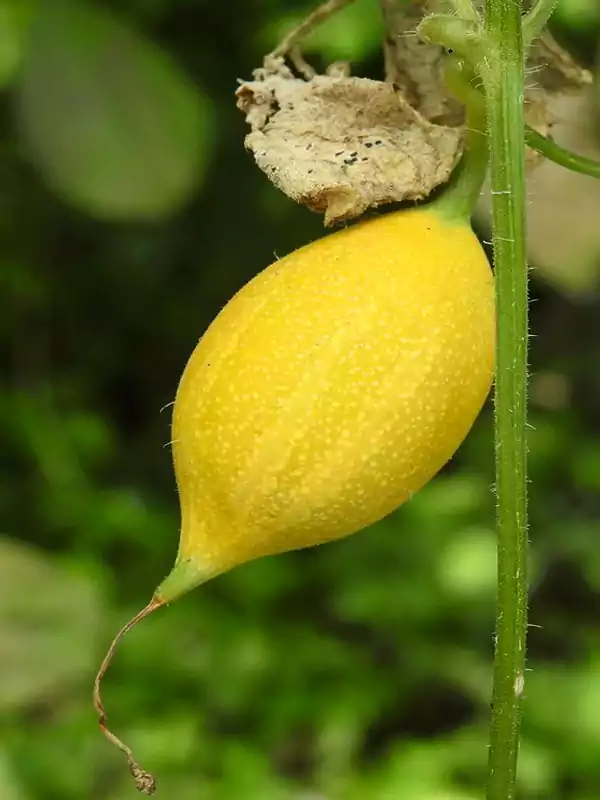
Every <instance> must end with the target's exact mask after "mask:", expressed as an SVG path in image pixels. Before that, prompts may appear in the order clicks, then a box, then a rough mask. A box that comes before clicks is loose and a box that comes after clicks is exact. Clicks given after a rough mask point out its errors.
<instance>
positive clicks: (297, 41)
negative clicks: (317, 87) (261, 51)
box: [265, 0, 354, 80]
mask: <svg viewBox="0 0 600 800" xmlns="http://www.w3.org/2000/svg"><path fill="white" fill-rule="evenodd" d="M353 2H354V0H327V2H325V3H322V4H321V5H320V6H317V8H315V10H314V11H313V12H312V13H310V14H309V15H308V17H306V19H305V20H303V21H302V22H301V23H300V24H299V25H297V26H296V27H295V28H293V29H292V30H291V31H290V32H289V33H288V34H286V36H285V37H284V38H283V39H282V40H281V42H280V43H279V44H278V45H277V47H276V48H275V49H274V50H272V51H271V52H270V53H269V54H268V55H267V56H266V57H265V64H272V63H273V62H274V61H276V60H277V59H280V58H289V60H290V61H291V62H292V64H293V65H294V68H295V69H296V70H297V72H299V73H300V75H302V76H303V77H305V78H307V79H309V80H310V78H312V77H314V75H315V71H314V69H313V68H312V67H311V66H310V65H309V64H307V62H306V61H305V60H304V58H303V57H302V53H301V51H300V45H301V43H302V42H303V41H304V39H306V37H307V36H308V35H309V34H311V33H312V32H313V31H314V30H315V29H316V28H318V27H319V25H322V24H323V23H324V22H326V21H327V20H328V19H330V18H331V17H333V16H334V14H337V13H338V11H341V10H342V9H343V8H345V7H346V6H349V5H350V3H353Z"/></svg>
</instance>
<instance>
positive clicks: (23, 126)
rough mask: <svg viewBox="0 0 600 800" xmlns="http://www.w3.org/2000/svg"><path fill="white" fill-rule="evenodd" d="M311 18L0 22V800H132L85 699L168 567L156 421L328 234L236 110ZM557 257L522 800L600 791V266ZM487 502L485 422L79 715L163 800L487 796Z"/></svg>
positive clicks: (366, 68)
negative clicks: (201, 363)
mask: <svg viewBox="0 0 600 800" xmlns="http://www.w3.org/2000/svg"><path fill="white" fill-rule="evenodd" d="M312 5H313V4H312V3H311V2H308V0H295V2H290V0H244V2H243V3H231V2H230V3H227V2H221V3H217V2H209V1H208V0H119V1H117V0H114V2H100V0H98V2H97V3H96V5H93V4H84V3H70V4H66V3H64V2H62V0H56V1H55V2H47V0H44V2H40V3H39V4H38V3H36V2H35V0H0V84H1V86H2V88H3V92H2V95H1V99H0V115H1V138H0V232H1V233H0V243H1V247H0V301H1V312H0V330H1V336H0V349H1V366H2V383H1V387H0V437H1V441H2V445H1V451H0V452H1V460H0V470H1V480H0V504H1V517H0V518H1V523H2V528H1V529H0V797H1V798H2V800H82V798H86V800H125V799H126V798H133V797H135V796H136V792H135V789H134V787H133V785H132V784H131V781H130V778H129V775H128V773H127V768H126V764H125V762H124V760H123V759H122V756H121V754H120V753H118V752H117V751H116V750H115V749H113V748H111V747H110V746H109V745H108V744H107V742H106V741H105V740H104V738H103V737H102V736H101V734H100V733H99V731H98V728H97V721H96V716H95V714H94V711H93V708H92V703H91V684H92V681H93V677H94V674H95V669H96V668H97V666H98V664H99V662H100V659H101V658H102V656H103V654H104V652H105V650H106V647H107V645H108V643H109V641H110V639H111V638H112V636H113V635H114V633H115V632H116V631H117V630H118V629H119V628H120V627H121V625H122V624H123V623H124V622H125V621H126V620H127V619H128V618H129V617H130V616H132V615H133V614H134V613H135V612H136V611H137V610H139V608H141V606H142V605H144V604H145V603H146V602H147V600H148V599H149V597H150V595H151V594H152V591H153V589H154V588H155V586H156V585H157V584H158V583H159V581H160V580H161V579H162V578H163V577H164V576H165V574H166V573H167V572H168V571H169V569H170V567H171V564H172V562H173V559H174V556H175V550H176V545H177V536H178V508H177V497H176V493H175V486H174V481H173V476H172V471H171V464H170V453H169V449H168V447H166V446H165V443H166V442H168V441H169V438H170V437H169V413H170V412H169V409H165V410H164V411H163V412H162V413H161V409H163V407H165V406H166V405H167V404H168V403H170V402H171V401H172V400H173V397H174V392H175V389H176V386H177V382H178V379H179V376H180V373H181V371H182V369H183V366H184V364H185V362H186V360H187V358H188V356H189V354H190V353H191V351H192V349H193V347H194V345H195V343H196V341H197V339H198V337H199V336H200V335H201V334H202V332H203V331H204V329H205V328H206V326H207V325H208V323H209V321H210V320H211V319H212V318H213V317H214V315H215V314H216V313H217V312H218V310H219V309H220V308H221V307H222V306H223V305H224V304H225V302H226V301H227V300H228V298H229V297H230V296H231V295H232V294H233V293H234V291H235V290H236V289H238V288H239V287H240V286H241V285H242V284H243V283H244V282H245V281H246V280H248V279H249V278H250V277H251V276H252V275H254V274H255V273H256V272H257V271H259V270H260V269H262V268H263V267H264V266H266V265H267V264H268V263H270V262H271V261H272V259H273V254H274V253H278V254H282V253H285V252H288V251H290V250H291V249H293V248H294V247H295V246H297V245H300V244H303V243H305V242H307V241H309V240H310V239H312V238H315V237H317V236H319V235H321V233H322V225H321V220H320V219H319V217H317V216H316V215H314V214H311V213H310V212H308V211H306V210H305V209H302V208H300V207H297V206H295V205H294V204H293V203H291V202H290V201H288V200H287V199H286V198H285V197H283V196H282V195H281V194H279V193H278V192H277V191H276V190H275V189H274V188H273V187H272V186H271V185H270V184H269V182H268V181H267V179H266V178H265V177H264V176H263V175H262V174H261V173H260V172H259V171H258V169H257V168H256V167H255V166H254V165H253V163H252V159H251V157H250V156H249V155H248V154H247V153H245V151H244V147H243V137H244V134H245V132H246V130H245V124H244V120H243V117H242V116H241V114H240V113H239V112H238V111H237V110H236V109H235V103H234V98H233V92H234V91H235V88H236V80H237V79H238V78H248V77H249V76H250V73H251V70H252V69H253V68H254V67H256V66H258V65H259V64H260V61H261V57H262V55H263V54H264V53H265V52H266V51H267V50H268V49H269V48H270V47H272V45H273V44H274V43H275V41H276V39H277V37H278V36H279V35H280V33H282V32H283V31H284V30H286V29H287V28H288V27H289V25H290V24H291V23H293V22H294V21H296V20H297V19H299V18H300V17H302V15H303V14H305V13H306V11H307V10H308V9H309V8H311V7H312ZM556 25H557V27H556V30H557V33H558V34H559V35H560V36H561V38H562V39H563V40H564V41H566V42H567V43H568V44H569V46H570V47H571V48H572V49H573V51H574V52H577V53H579V55H580V56H581V57H582V58H583V59H584V60H585V62H586V63H587V64H588V66H590V67H591V68H593V67H594V64H595V61H596V48H597V42H598V39H599V36H600V14H599V12H598V4H597V2H596V0H563V2H562V3H561V5H560V8H559V13H558V15H557V18H556ZM380 37H381V27H380V22H379V16H378V9H377V7H376V3H375V2H374V0H357V2H356V4H355V5H354V6H352V7H350V8H349V9H348V10H347V11H345V12H344V14H343V15H341V16H340V17H339V18H338V19H337V20H336V21H335V22H331V23H329V24H328V25H327V26H326V27H324V28H323V29H322V30H321V31H320V32H319V33H318V34H316V35H315V36H314V37H313V39H312V40H311V46H310V49H309V55H310V56H311V57H312V58H314V60H315V63H316V64H317V65H322V64H324V63H326V62H327V61H328V60H332V59H337V58H346V59H350V60H352V62H353V66H354V70H355V73H356V74H361V75H366V76H370V77H375V78H377V77H380V76H381V57H380V51H379V42H380ZM594 107H595V106H594V103H592V104H591V106H590V111H589V120H590V123H593V121H594ZM592 129H593V130H594V131H595V132H596V133H595V134H593V136H592V138H593V137H594V136H595V135H596V134H597V123H594V124H592ZM598 141H599V139H596V140H595V142H596V144H595V145H594V143H593V142H592V144H591V145H590V146H591V147H592V148H593V146H596V147H597V146H598ZM588 144H589V143H588ZM557 174H558V173H557V172H553V173H552V175H557ZM578 180H580V181H582V183H577V184H573V185H571V184H569V186H570V188H569V190H568V191H569V192H572V195H567V194H565V193H564V192H563V193H562V194H561V193H560V192H559V194H558V199H557V200H556V203H561V202H562V203H564V204H572V203H575V202H576V201H577V198H578V197H579V195H578V194H577V192H579V190H580V188H581V187H582V186H585V189H586V191H587V192H588V195H586V198H587V199H586V201H585V203H583V204H582V209H583V210H582V212H581V213H582V215H584V216H585V215H586V214H587V215H588V218H589V224H590V225H591V227H592V228H593V229H594V230H595V229H597V228H598V225H597V220H598V218H599V215H600V189H599V188H598V184H597V183H594V182H593V181H591V179H586V178H581V177H580V178H578ZM592 184H593V186H592ZM577 187H579V188H577ZM590 187H591V188H590ZM594 187H596V190H595V192H596V193H595V194H593V198H592V199H591V200H590V199H589V192H594ZM539 194H541V192H538V196H539ZM531 203H532V206H533V207H534V208H535V203H536V194H535V193H533V194H532V198H531ZM556 203H555V204H554V206H555V210H556ZM539 227H540V225H539V220H538V228H539ZM557 228H560V225H557V223H555V222H554V223H552V224H551V223H548V224H546V226H545V228H544V225H542V227H541V230H542V236H543V237H551V236H553V235H556V229H557ZM560 233H561V234H562V235H563V237H566V239H567V242H568V241H569V238H568V237H569V236H570V231H569V230H562V231H560ZM572 252H573V257H569V258H566V259H563V260H562V261H561V262H560V263H559V264H558V265H556V264H555V265H554V266H553V270H552V271H551V272H548V273H546V272H545V271H544V266H545V265H544V264H542V263H540V264H535V265H534V266H535V267H536V268H537V269H534V271H533V275H532V294H533V300H534V301H535V302H534V303H533V304H532V328H533V333H534V338H532V342H531V345H532V353H531V361H532V373H533V377H532V406H531V424H532V429H531V503H532V505H531V513H532V519H531V541H532V596H531V623H532V628H531V631H530V657H529V667H530V669H531V671H530V672H528V673H527V678H526V684H525V703H524V711H525V720H524V731H523V745H522V752H521V759H522V760H521V768H520V779H519V780H520V783H519V786H520V789H519V797H520V798H522V800H534V798H545V799H547V800H559V799H562V798H565V800H566V799H567V798H569V800H571V799H572V800H597V798H598V797H599V796H600V713H599V709H600V624H599V620H600V293H599V292H598V274H599V272H600V270H599V268H600V244H599V245H598V247H597V248H594V247H593V246H592V245H590V246H589V247H588V248H587V250H586V252H585V253H583V252H582V242H581V240H580V237H578V240H577V241H573V250H572ZM584 261H585V269H583V268H582V269H583V272H582V273H581V274H582V275H584V277H585V280H582V279H578V281H577V292H573V291H572V290H571V289H572V286H571V283H572V282H571V281H570V276H572V275H573V274H579V273H578V272H577V271H578V270H579V269H580V264H581V263H582V262H584ZM492 487H493V450H492V428H491V409H490V407H489V406H488V407H486V409H485V410H484V412H483V414H482V415H481V417H480V419H479V420H478V422H477V424H476V426H475V429H474V430H473V432H472V434H471V435H470V437H469V438H468V440H467V442H466V443H465V444H464V446H463V447H462V448H461V450H460V452H459V453H458V455H457V456H456V458H455V459H454V460H453V462H452V464H451V465H449V466H448V467H447V468H446V469H445V470H444V471H443V472H442V474H441V475H440V476H439V477H438V478H437V479H436V480H434V481H433V482H432V483H431V484H430V485H429V486H428V487H427V488H426V489H425V490H423V491H422V492H421V493H420V494H419V495H418V496H417V497H415V498H414V499H413V500H412V501H411V502H410V503H409V504H407V505H406V506H405V507H403V508H402V509H401V510H400V511H399V512H398V513H396V514H395V515H393V516H392V517H390V518H389V519H387V520H385V521H384V522H382V523H381V524H379V525H377V526H375V527H374V528H372V529H371V530H370V531H368V532H366V533H362V534H360V535H357V536H355V537H353V538H350V539H348V540H345V541H342V542H339V543H336V544H331V545H328V546H324V547H322V548H319V549H316V550H312V551H304V552H299V553H292V554H289V555H285V556H280V557H277V558H272V559H265V560H263V561H260V562H257V563H253V564H250V565H247V566H245V567H242V568H238V569H237V570H235V571H234V572H232V573H231V574H229V575H226V576H224V577H222V578H219V579H218V580H215V581H214V582H213V583H211V584H209V585H207V586H206V587H204V588H202V589H200V590H197V591H196V592H194V593H193V594H192V595H190V596H188V597H186V598H185V599H183V600H181V601H180V602H179V603H178V604H176V605H174V606H172V607H171V608H169V609H167V610H165V611H162V612H160V613H159V614H157V615H155V616H154V617H153V618H150V619H149V620H147V621H146V622H144V623H143V624H142V625H141V626H140V627H139V628H138V629H136V630H135V632H133V633H132V634H131V635H130V637H129V638H128V639H127V640H126V641H125V642H124V644H123V646H122V648H121V650H120V651H119V653H118V656H117V658H116V660H115V662H114V665H113V667H112V668H111V670H110V671H109V673H108V676H107V678H106V680H105V684H104V700H105V704H106V707H107V710H108V712H109V718H110V721H111V724H112V726H113V728H114V730H115V731H116V732H117V733H118V734H119V735H121V736H122V737H123V738H124V739H125V740H126V741H127V742H128V743H129V744H131V746H132V747H133V748H134V751H135V752H136V755H137V756H138V758H139V759H140V761H141V762H142V764H144V765H145V766H146V767H147V768H149V769H151V770H152V771H153V772H155V773H156V774H157V776H158V779H159V781H160V784H159V792H160V794H159V796H160V797H164V798H173V799H175V798H176V799H177V800H196V799H198V800H200V799H202V800H258V798H260V799H261V800H359V799H360V800H362V798H370V800H392V798H393V799H394V800H396V798H407V800H475V798H480V797H481V796H482V785H483V782H484V774H485V764H486V756H487V751H486V738H487V724H488V704H489V697H490V683H491V660H492V650H493V626H494V620H493V611H494V609H493V604H494V583H495V539H494V532H493V516H494V498H493V494H492Z"/></svg>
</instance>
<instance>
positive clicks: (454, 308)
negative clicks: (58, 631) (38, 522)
mask: <svg viewBox="0 0 600 800" xmlns="http://www.w3.org/2000/svg"><path fill="white" fill-rule="evenodd" d="M494 339H495V314H494V287H493V280H492V274H491V270H490V266H489V263H488V260H487V258H486V256H485V254H484V252H483V249H482V247H481V245H480V244H479V242H478V240H477V238H476V236H475V235H474V233H473V232H472V230H471V228H470V226H469V224H468V222H465V221H464V219H462V218H459V219H455V218H452V217H451V216H450V217H448V216H447V215H445V214H444V213H440V212H439V211H438V210H437V209H436V207H435V205H433V206H424V207H421V208H416V209H411V210H402V211H397V212H394V213H390V214H386V215H382V216H378V217H376V218H374V219H371V220H369V221H365V222H361V223H358V224H356V225H353V226H351V227H348V228H346V229H345V230H342V231H339V232H337V233H334V234H332V235H330V236H326V237H324V238H323V239H320V240H318V241H316V242H313V243H312V244H309V245H307V246H306V247H302V248H301V249H299V250H296V251H295V252H293V253H291V254H290V255H288V256H286V257H285V258H282V259H281V260H279V261H276V262H275V263H274V264H272V265H271V266H270V267H268V268H267V269H266V270H265V271H264V272H261V273H260V274H259V275H257V276H256V277H255V278H254V279H253V280H251V281H250V283H248V284H247V285H246V286H245V287H244V288H243V289H242V290H241V291H240V292H239V293H238V294H237V295H236V296H235V297H234V298H233V299H232V300H231V301H230V302H229V303H228V305H227V306H226V307H225V308H224V309H223V310H222V311H221V313H220V314H219V315H218V317H217V318H216V319H215V321H214V322H213V323H212V325H211V326H210V327H209V329H208V330H207V331H206V333H205V334H204V336H203V337H202V339H201V340H200V342H199V343H198V345H197V347H196V349H195V351H194V353H193V354H192V357H191V358H190V360H189V363H188V364H187V367H186V369H185V371H184V374H183V377H182V379H181V383H180V385H179V389H178V391H177V396H176V400H175V404H174V412H173V436H172V438H173V442H172V446H173V456H174V466H175V474H176V479H177V485H178V490H179V500H180V506H181V537H180V545H179V552H178V555H177V559H176V563H175V566H174V568H173V570H172V572H171V574H170V575H169V576H168V577H167V578H166V579H165V580H164V581H163V583H162V584H161V585H160V586H159V587H158V589H157V590H156V592H155V594H154V596H153V598H152V600H151V602H150V603H149V604H148V606H147V607H146V608H145V609H143V611H141V612H140V614H138V615H137V616H136V618H135V619H134V620H132V621H131V622H130V623H128V625H126V626H125V628H124V629H123V630H122V631H121V632H120V633H119V635H118V636H117V637H116V639H115V641H114V642H113V645H112V646H111V648H110V650H109V652H108V654H107V657H106V659H105V661H104V663H103V664H102V666H101V668H100V672H99V674H98V677H97V679H96V684H95V693H94V699H95V705H96V708H97V710H98V713H99V716H100V725H101V728H102V730H103V731H104V733H105V734H106V736H107V737H108V738H109V739H110V740H111V741H112V742H114V743H115V744H116V745H117V746H118V747H120V748H121V749H122V750H124V751H125V753H126V754H127V757H128V760H129V763H130V767H131V770H132V773H133V775H134V777H135V779H136V783H137V786H138V788H139V789H140V791H142V792H144V793H146V794H151V793H153V791H154V788H155V784H154V779H153V778H152V777H151V776H150V775H149V774H148V773H145V772H144V771H143V770H141V769H140V768H139V767H138V765H137V764H136V762H135V761H134V759H133V756H132V753H131V750H129V748H127V747H126V746H125V745H124V744H123V743H122V742H120V740H119V739H117V738H116V737H115V736H114V735H113V734H112V733H111V732H110V731H109V730H108V729H107V727H106V716H105V713H104V709H103V706H102V702H101V699H100V691H99V685H100V680H101V678H102V676H103V674H104V672H105V671H106V668H107V666H108V664H109V662H110V659H111V657H112V655H113V652H114V649H115V647H116V644H117V642H118V640H119V639H120V638H121V636H122V635H123V634H124V633H126V632H127V631H128V630H130V628H131V627H132V626H133V625H134V624H136V623H137V622H138V621H139V620H140V619H142V618H143V617H145V616H147V614H149V613H150V612H152V611H154V610H155V609H157V608H159V607H161V606H163V605H166V604H168V603H170V602H172V601H173V600H174V599H176V598H177V597H179V596H180V595H182V594H184V593H185V592H187V591H189V590H190V589H192V588H194V587H195V586H197V585H199V584H201V583H203V582H205V581H207V580H209V579H210V578H212V577H214V576H216V575H218V574H220V573H223V572H225V571H227V570H230V569H231V568H232V567H234V566H236V565H239V564H242V563H244V562H247V561H250V560H251V559H256V558H259V557H261V556H266V555H272V554H275V553H281V552H284V551H288V550H293V549H298V548H303V547H309V546H312V545H317V544H322V543H324V542H328V541H332V540H334V539H340V538H341V537H344V536H347V535H349V534H351V533H354V532H355V531H358V530H359V529H361V528H363V527H365V526H367V525H370V524H371V523H374V522H375V521H377V520H379V519H381V518H382V517H384V516H385V515H387V514H389V513H390V512H392V511H393V510H394V509H396V508H397V507H398V506H400V505H401V504H402V503H403V502H404V501H405V500H407V499H408V498H409V497H410V496H411V495H412V494H414V492H416V491H418V490H419V489H420V488H421V487H422V486H423V485H424V484H425V483H426V482H427V481H428V480H429V479H430V478H431V477H432V476H433V475H435V473H436V472H437V471H438V470H439V469H440V468H441V467H442V466H443V465H444V464H445V463H446V462H447V461H448V460H449V459H450V458H451V456H452V455H453V453H454V452H455V451H456V449H457V448H458V446H459V445H460V444H461V442H462V441H463V439H464V437H465V436H466V434H467V433H468V431H469V429H470V428H471V426H472V424H473V422H474V420H475V418H476V417H477V414H478V412H479V410H480V409H481V406H482V404H483V402H484V400H485V398H486V396H487V394H488V392H489V390H490V386H491V383H492V376H493V371H494V351H495V343H494ZM398 546H399V547H400V546H402V543H401V542H399V543H398Z"/></svg>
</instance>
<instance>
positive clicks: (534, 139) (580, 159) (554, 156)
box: [525, 125, 600, 178]
mask: <svg viewBox="0 0 600 800" xmlns="http://www.w3.org/2000/svg"><path fill="white" fill-rule="evenodd" d="M525 142H526V144H527V146H528V147H531V149H532V150H536V151H537V152H538V153H540V154H541V155H543V156H545V157H546V158H547V159H549V160H550V161H554V163H555V164H560V166H561V167H566V168H567V169H570V170H571V172H579V173H581V174H582V175H589V176H590V177H592V178H600V161H594V160H593V159H592V158H586V157H585V156H578V155H577V154H576V153H572V152H571V151H570V150H565V148H564V147H561V146H560V145H558V144H556V142H553V141H552V140H551V139H547V138H546V137H545V136H542V134H541V133H538V132H537V131H536V130H534V129H533V128H530V127H529V126H528V125H527V126H526V127H525Z"/></svg>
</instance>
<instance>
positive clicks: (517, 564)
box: [483, 0, 528, 800]
mask: <svg viewBox="0 0 600 800" xmlns="http://www.w3.org/2000/svg"><path fill="white" fill-rule="evenodd" d="M485 28H486V33H487V36H488V44H489V53H488V57H487V59H486V63H485V69H484V71H483V72H484V82H485V88H486V98H487V119H488V132H489V138H490V176H491V191H492V219H493V244H494V263H495V273H496V298H497V318H498V326H497V334H498V341H497V365H496V388H495V443H496V447H495V450H496V494H497V535H498V594H497V623H496V648H495V660H494V686H493V693H492V694H493V698H492V723H491V734H490V750H489V762H488V782H487V793H486V797H487V800H513V798H514V797H515V782H516V772H517V756H518V747H519V732H520V717H521V708H520V707H521V696H522V693H523V684H524V675H525V646H526V634H527V447H526V413H527V337H528V318H527V300H528V298H527V261H526V239H525V236H526V231H525V169H524V158H525V125H524V118H523V94H524V69H523V67H524V65H523V61H524V59H523V37H522V30H521V3H520V2H519V1H518V0H486V19H485Z"/></svg>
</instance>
